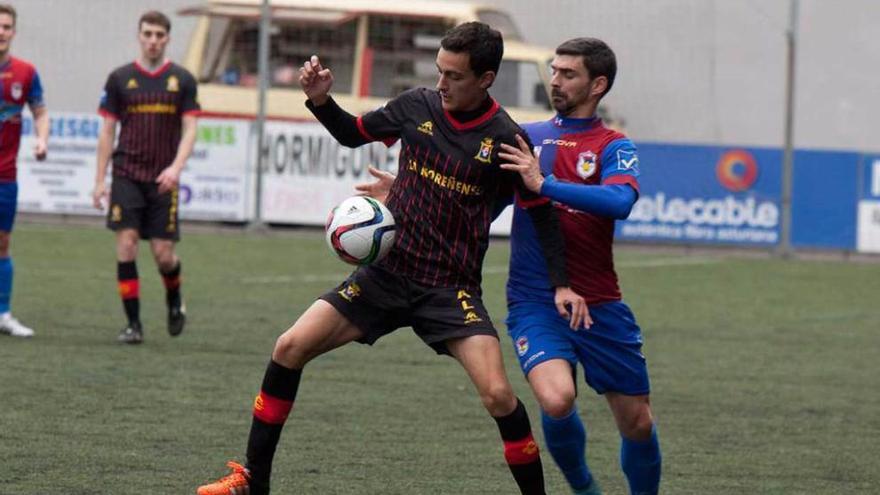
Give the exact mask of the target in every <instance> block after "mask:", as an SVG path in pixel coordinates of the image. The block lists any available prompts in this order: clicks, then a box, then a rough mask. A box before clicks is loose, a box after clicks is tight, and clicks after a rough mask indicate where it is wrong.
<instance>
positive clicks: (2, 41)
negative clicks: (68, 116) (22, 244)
mask: <svg viewBox="0 0 880 495" xmlns="http://www.w3.org/2000/svg"><path fill="white" fill-rule="evenodd" d="M16 20H17V14H16V12H15V9H14V8H13V7H12V6H11V5H5V4H4V5H0V333H2V334H6V335H12V336H13V337H32V336H33V335H34V331H33V330H32V329H30V328H28V327H26V326H24V325H22V324H21V322H19V321H18V320H17V319H16V318H14V317H13V316H12V313H10V311H9V305H10V300H11V298H12V274H13V266H12V257H10V255H9V240H10V237H11V235H12V227H13V225H14V224H15V213H16V205H17V203H18V183H17V182H16V178H17V165H16V162H17V160H18V148H19V144H20V142H21V112H22V111H23V110H24V106H25V105H27V106H28V107H29V108H30V110H31V114H33V117H34V129H35V130H36V134H37V140H36V144H35V145H34V157H35V158H36V159H37V160H44V159H45V158H46V150H47V142H48V139H49V112H48V111H47V110H46V104H45V102H44V101H43V86H42V84H40V76H39V75H38V74H37V69H35V68H34V66H33V65H31V64H30V63H28V62H26V61H24V60H22V59H20V58H16V57H13V56H12V55H11V54H10V53H9V51H10V48H11V45H12V39H13V38H14V37H15V22H16Z"/></svg>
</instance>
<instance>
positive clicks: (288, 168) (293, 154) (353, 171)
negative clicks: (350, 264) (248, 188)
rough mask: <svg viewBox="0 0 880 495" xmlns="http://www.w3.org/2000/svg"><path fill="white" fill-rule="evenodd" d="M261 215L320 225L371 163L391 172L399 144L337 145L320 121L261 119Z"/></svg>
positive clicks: (366, 178) (369, 178)
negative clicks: (268, 120) (263, 131)
mask: <svg viewBox="0 0 880 495" xmlns="http://www.w3.org/2000/svg"><path fill="white" fill-rule="evenodd" d="M264 143H265V146H264V147H263V152H264V153H266V155H265V157H266V160H265V166H264V171H263V194H262V201H261V215H260V216H261V218H262V220H263V221H265V222H270V223H291V224H301V225H323V224H324V222H326V221H327V216H328V215H329V214H330V210H332V209H333V207H334V206H336V205H337V204H339V203H340V202H341V201H342V200H343V199H345V198H347V197H349V196H352V195H354V194H355V190H354V186H355V184H359V183H362V182H371V181H372V180H373V177H372V176H371V175H370V174H369V173H368V172H367V166H369V165H372V166H374V167H376V168H379V169H381V170H387V171H390V172H392V173H396V172H397V158H398V155H399V154H400V144H399V143H395V144H394V145H393V146H391V147H387V146H385V145H384V144H382V143H370V144H368V145H365V146H361V147H359V148H355V149H351V148H346V147H345V146H342V145H340V144H339V143H338V142H337V141H336V139H334V138H333V136H331V135H330V133H329V132H327V130H326V129H324V127H323V126H321V124H318V123H316V122H315V123H313V122H279V121H272V122H267V123H266V131H265V137H264Z"/></svg>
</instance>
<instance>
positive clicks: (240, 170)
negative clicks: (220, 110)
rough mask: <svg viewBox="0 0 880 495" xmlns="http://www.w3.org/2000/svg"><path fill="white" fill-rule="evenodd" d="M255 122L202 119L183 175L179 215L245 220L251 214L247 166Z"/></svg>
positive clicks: (249, 181)
mask: <svg viewBox="0 0 880 495" xmlns="http://www.w3.org/2000/svg"><path fill="white" fill-rule="evenodd" d="M252 127H253V122H252V121H247V120H233V119H213V118H206V119H199V129H198V138H197V139H196V146H195V148H194V149H193V153H192V156H190V159H189V161H188V162H187V164H186V168H185V169H184V170H183V173H182V174H181V175H180V217H181V218H185V219H191V220H222V221H235V222H244V221H247V220H249V219H250V218H251V217H252V211H253V206H252V203H253V199H254V198H253V194H251V191H252V190H253V186H252V184H253V179H252V177H251V176H252V175H253V174H248V171H249V170H252V168H251V167H249V166H248V163H249V157H250V156H251V155H252V152H251V149H250V145H251V142H252V140H251V139H250V135H251V128H252Z"/></svg>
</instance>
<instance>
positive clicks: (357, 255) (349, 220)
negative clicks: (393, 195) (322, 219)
mask: <svg viewBox="0 0 880 495" xmlns="http://www.w3.org/2000/svg"><path fill="white" fill-rule="evenodd" d="M327 245H328V246H330V250H331V251H333V252H334V253H335V254H336V255H337V256H339V258H340V259H341V260H342V261H345V262H346V263H351V264H352V265H368V264H370V263H374V262H376V261H379V260H380V259H382V258H384V257H385V255H386V254H388V251H390V250H391V246H393V245H394V217H393V216H392V215H391V212H390V211H388V208H386V207H385V205H383V204H382V203H380V202H379V201H377V200H375V199H373V198H368V197H366V196H352V197H351V198H348V199H346V200H345V201H343V202H342V203H339V206H337V207H336V208H333V211H331V212H330V218H328V219H327Z"/></svg>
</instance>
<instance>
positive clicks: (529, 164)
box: [498, 134, 544, 194]
mask: <svg viewBox="0 0 880 495" xmlns="http://www.w3.org/2000/svg"><path fill="white" fill-rule="evenodd" d="M516 143H517V145H518V146H519V147H514V146H511V145H509V144H506V143H501V152H500V153H498V156H499V157H501V159H502V160H507V163H502V164H501V168H503V169H504V170H512V171H514V172H519V174H520V175H521V176H522V178H523V183H524V184H525V186H526V187H527V188H528V189H529V190H530V191H532V192H533V193H536V194H540V193H541V186H542V185H543V184H544V176H543V175H541V166H540V165H539V164H538V158H537V157H536V156H535V155H534V153H532V150H530V149H529V144H528V143H526V140H525V139H523V138H522V136H520V135H519V134H517V135H516Z"/></svg>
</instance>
